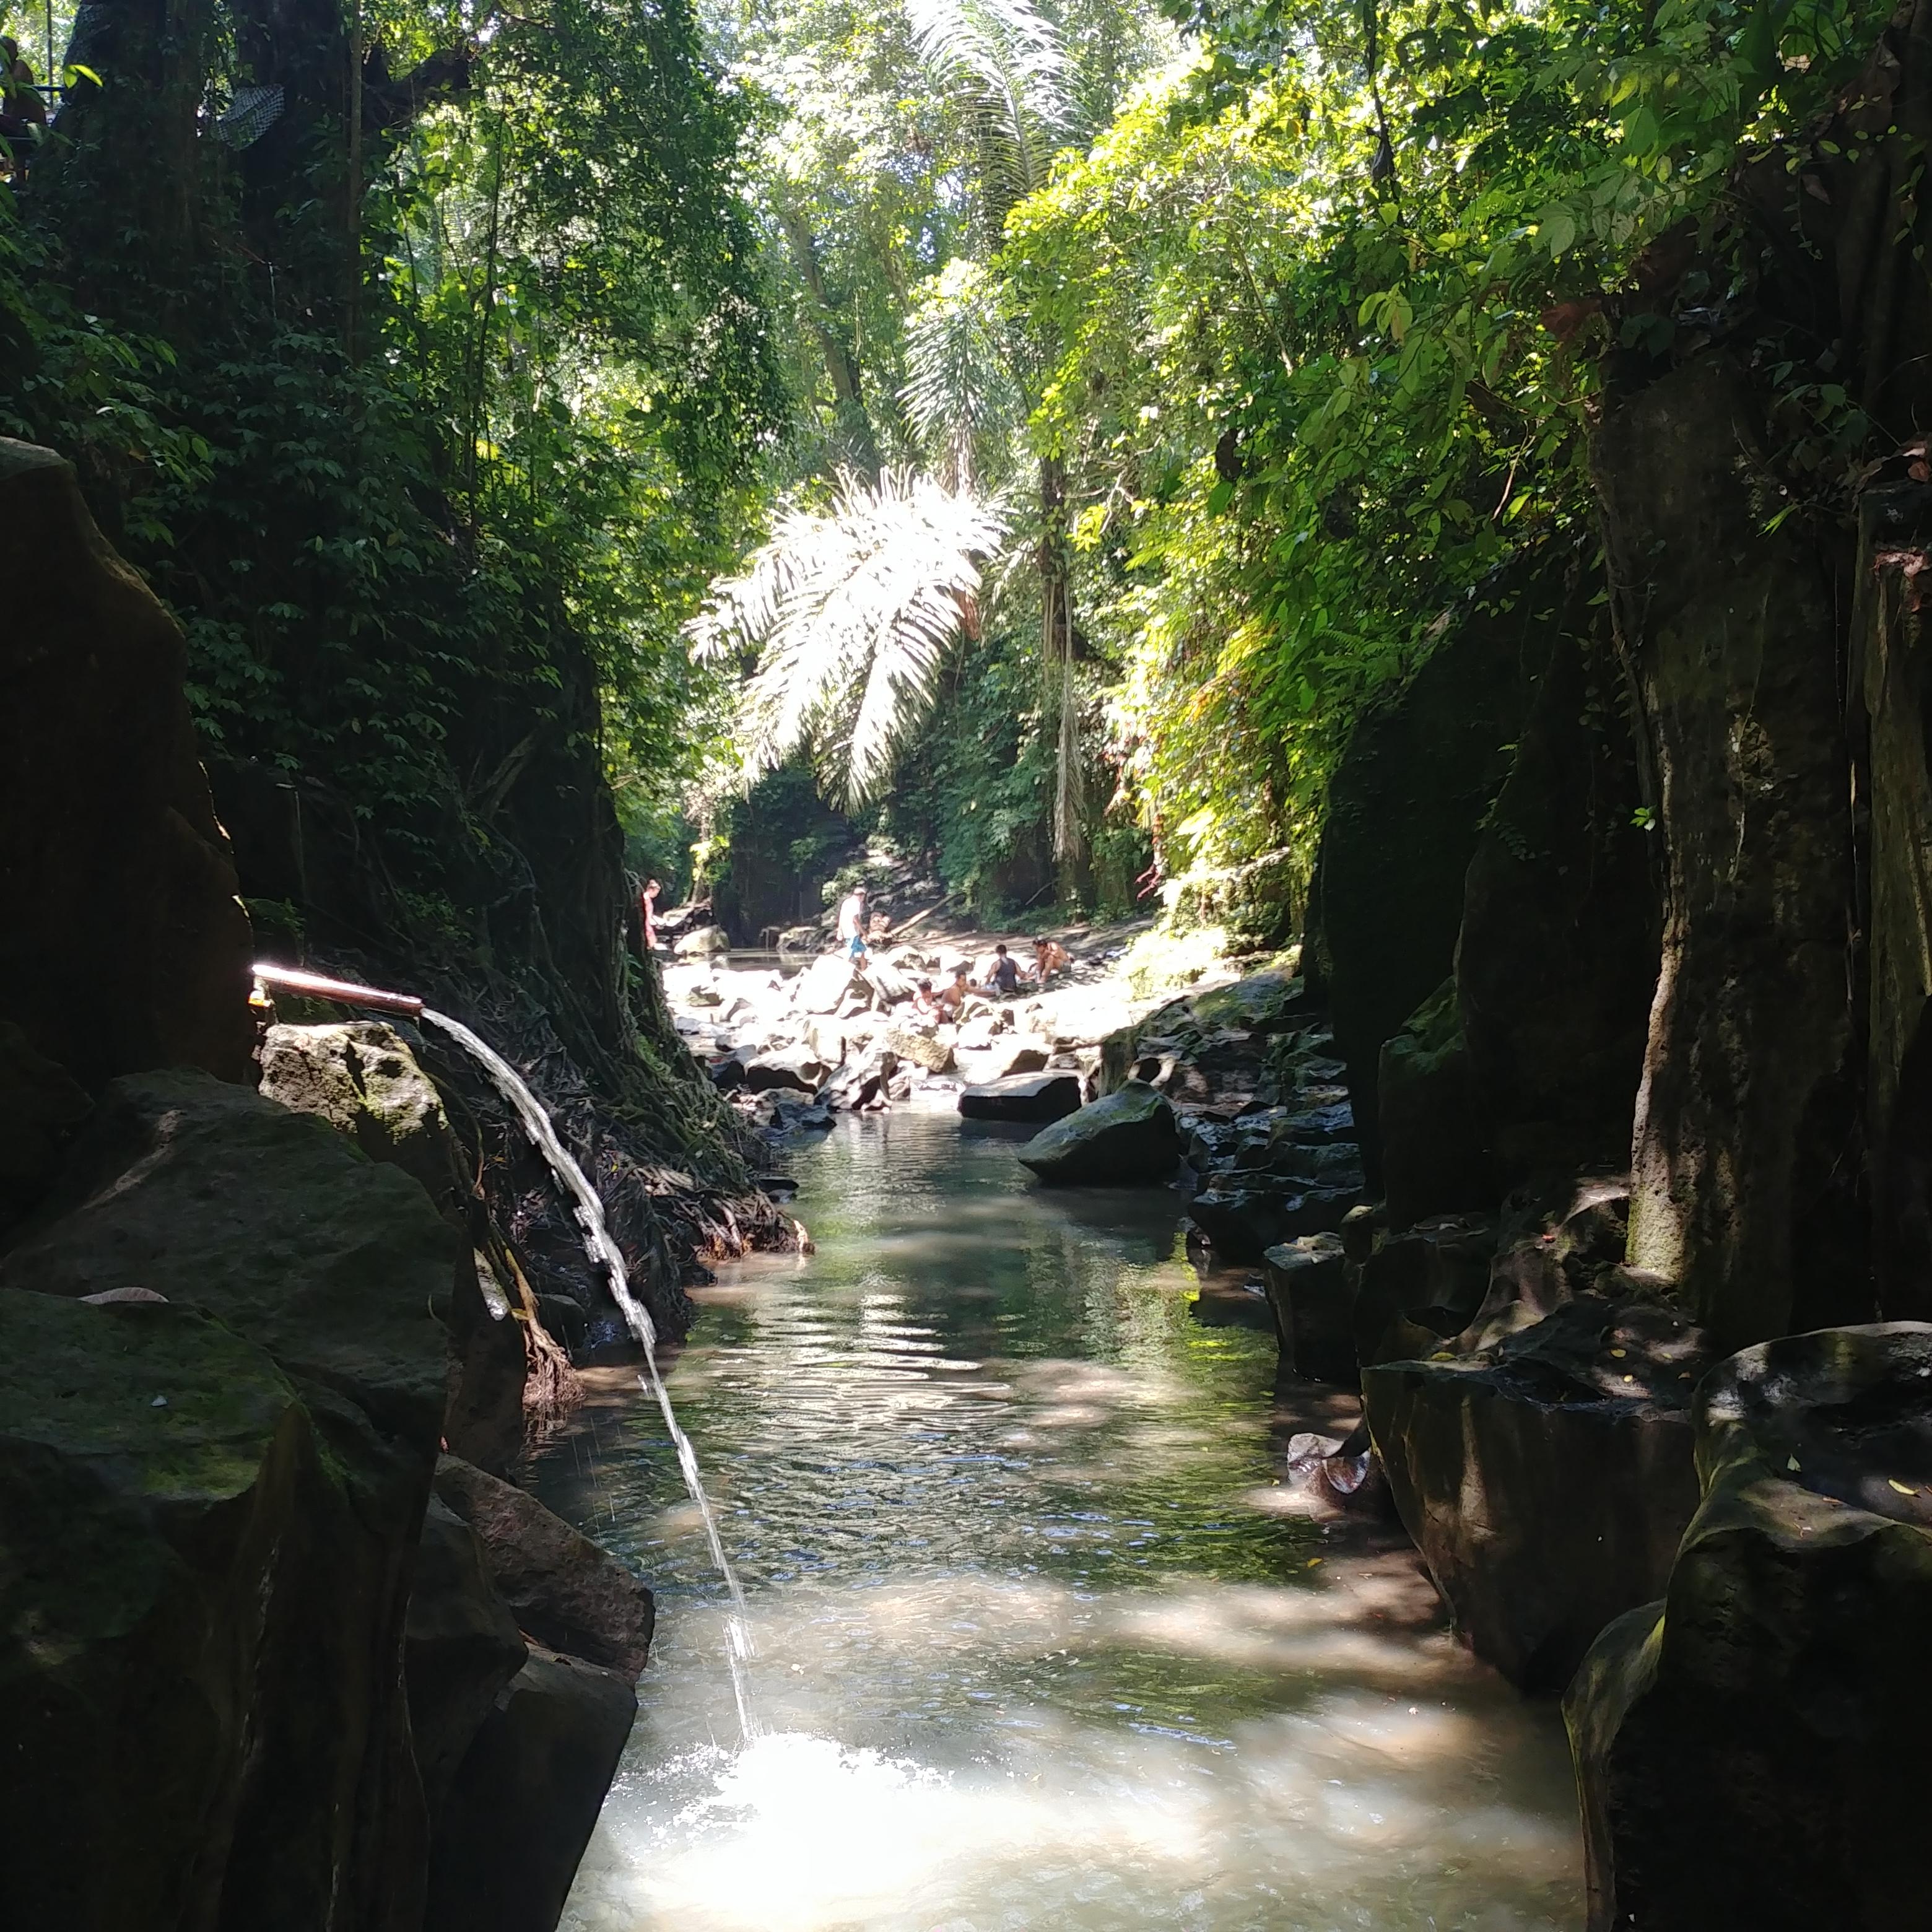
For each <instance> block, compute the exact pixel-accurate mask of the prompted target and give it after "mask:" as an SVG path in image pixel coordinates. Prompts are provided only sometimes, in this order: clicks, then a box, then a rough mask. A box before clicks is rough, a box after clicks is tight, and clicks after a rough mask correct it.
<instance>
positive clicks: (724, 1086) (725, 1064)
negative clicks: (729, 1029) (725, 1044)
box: [705, 1046, 752, 1094]
mask: <svg viewBox="0 0 1932 1932" xmlns="http://www.w3.org/2000/svg"><path fill="white" fill-rule="evenodd" d="M751 1058H752V1055H751V1052H750V1051H749V1049H747V1048H745V1047H742V1046H740V1047H734V1048H733V1049H732V1050H731V1052H729V1053H725V1054H721V1055H719V1056H718V1058H716V1059H715V1060H714V1061H712V1063H711V1064H710V1065H709V1067H706V1070H705V1071H706V1073H709V1075H710V1076H711V1084H712V1086H714V1087H715V1088H717V1090H718V1092H719V1093H721V1094H735V1093H736V1091H738V1089H739V1088H741V1087H742V1086H743V1085H745V1067H746V1065H747V1064H748V1063H749V1062H750V1061H751Z"/></svg>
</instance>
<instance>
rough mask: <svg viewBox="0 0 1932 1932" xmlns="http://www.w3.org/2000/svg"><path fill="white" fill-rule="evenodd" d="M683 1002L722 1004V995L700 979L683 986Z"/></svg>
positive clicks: (707, 1004) (698, 1004)
mask: <svg viewBox="0 0 1932 1932" xmlns="http://www.w3.org/2000/svg"><path fill="white" fill-rule="evenodd" d="M707 930H708V929H707ZM684 1003H685V1005H686V1006H688V1007H721V1006H722V1005H723V1004H724V995H723V994H722V993H721V992H719V991H718V989H717V988H716V987H715V986H708V985H706V983H705V982H704V981H703V980H698V981H697V982H696V983H694V984H693V985H691V986H687V987H685V989H684ZM739 1004H743V1002H742V1001H740V1002H739Z"/></svg>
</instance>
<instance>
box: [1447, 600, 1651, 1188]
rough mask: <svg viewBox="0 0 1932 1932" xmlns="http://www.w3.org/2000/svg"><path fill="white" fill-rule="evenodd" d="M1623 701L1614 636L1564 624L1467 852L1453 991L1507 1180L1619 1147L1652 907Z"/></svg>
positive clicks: (1646, 1001) (1638, 1046)
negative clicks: (1608, 638)
mask: <svg viewBox="0 0 1932 1932" xmlns="http://www.w3.org/2000/svg"><path fill="white" fill-rule="evenodd" d="M1626 712H1627V706H1626V704H1625V700H1624V694H1623V679H1622V671H1621V670H1619V667H1618V665H1617V664H1616V660H1615V657H1614V655H1613V652H1612V651H1611V649H1610V646H1608V644H1607V643H1604V642H1603V641H1601V640H1598V639H1597V638H1595V637H1589V636H1586V635H1579V634H1574V633H1572V632H1571V631H1559V632H1558V634H1557V635H1556V638H1555V640H1554V643H1553V648H1552V649H1551V652H1550V661H1549V664H1548V665H1547V667H1546V669H1545V670H1544V674H1543V677H1542V680H1541V683H1540V684H1539V685H1538V688H1537V691H1536V694H1535V699H1534V700H1533V702H1532V706H1531V709H1530V714H1529V720H1528V721H1527V722H1526V724H1525V726H1524V728H1523V739H1522V742H1521V743H1520V744H1519V745H1518V746H1517V753H1516V759H1515V762H1514V764H1512V766H1511V768H1510V775H1509V777H1508V780H1507V781H1505V784H1504V786H1503V788H1502V793H1500V794H1499V796H1498V798H1497V799H1496V806H1495V808H1494V809H1493V811H1491V812H1490V814H1489V817H1488V818H1487V820H1486V821H1485V822H1484V827H1483V832H1482V835H1481V838H1479V839H1478V841H1477V844H1476V850H1475V856H1473V857H1472V859H1471V860H1470V862H1469V872H1468V874H1467V875H1466V880H1465V883H1464V889H1463V930H1462V934H1461V936H1460V938H1459V939H1458V940H1457V944H1456V1000H1457V1010H1458V1012H1459V1013H1460V1016H1461V1019H1462V1037H1463V1043H1464V1055H1465V1061H1466V1067H1467V1069H1468V1076H1469V1083H1470V1097H1471V1102H1472V1105H1473V1106H1474V1107H1475V1109H1476V1110H1477V1112H1478V1115H1479V1116H1480V1118H1481V1119H1482V1121H1484V1128H1485V1133H1486V1136H1487V1141H1488V1152H1489V1154H1490V1157H1491V1158H1492V1160H1493V1163H1494V1165H1495V1169H1496V1184H1497V1185H1499V1187H1502V1188H1505V1189H1508V1188H1514V1187H1522V1186H1524V1185H1526V1184H1529V1183H1532V1182H1540V1181H1541V1180H1542V1178H1544V1177H1545V1176H1547V1175H1553V1174H1562V1173H1574V1172H1577V1171H1578V1170H1579V1169H1585V1168H1623V1167H1627V1166H1628V1164H1629V1161H1630V1145H1631V1121H1632V1116H1633V1115H1634V1111H1635V1108H1636V1105H1637V1082H1638V1079H1639V1078H1640V1076H1641V1074H1642V1072H1643V1045H1644V1034H1645V1031H1646V1028H1647V1027H1648V1025H1649V1018H1650V1003H1651V998H1652V995H1653V994H1654V993H1655V991H1656V989H1657V962H1658V903H1657V886H1656V883H1655V877H1654V874H1653V868H1652V857H1653V853H1654V851H1655V846H1656V844H1657V840H1656V835H1655V833H1654V832H1653V833H1646V832H1644V831H1643V829H1640V826H1638V825H1637V823H1634V820H1635V819H1636V817H1637V807H1638V806H1639V805H1640V803H1641V802H1643V801H1642V797H1641V795H1640V790H1639V788H1638V784H1637V752H1636V747H1635V745H1634V744H1633V742H1632V741H1631V730H1630V726H1629V723H1628V718H1627V715H1626Z"/></svg>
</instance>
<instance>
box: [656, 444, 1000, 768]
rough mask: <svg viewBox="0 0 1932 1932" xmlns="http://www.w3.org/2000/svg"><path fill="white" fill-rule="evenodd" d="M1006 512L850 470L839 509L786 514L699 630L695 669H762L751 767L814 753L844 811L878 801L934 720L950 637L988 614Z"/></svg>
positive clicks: (747, 739) (742, 718)
mask: <svg viewBox="0 0 1932 1932" xmlns="http://www.w3.org/2000/svg"><path fill="white" fill-rule="evenodd" d="M1005 530H1006V517H1005V514H1004V511H1002V510H1001V508H1000V507H999V505H998V504H996V503H993V502H987V501H986V500H984V499H982V498H980V497H978V496H975V495H974V493H972V492H971V490H957V491H956V490H948V489H947V488H946V487H944V486H943V485H942V484H939V483H938V482H936V481H934V480H933V479H932V478H930V477H927V476H922V475H918V474H916V473H915V472H911V471H909V470H904V469H886V470H885V471H883V472H882V473H881V474H880V477H879V478H878V480H877V482H876V483H873V482H870V481H868V480H867V479H866V478H863V477H862V476H859V475H856V474H855V473H854V472H851V471H850V470H847V471H845V472H843V473H842V474H841V475H840V477H839V478H838V487H837V489H836V491H835V494H834V496H833V499H832V503H831V505H829V508H825V509H822V510H814V509H809V508H802V507H800V508H794V509H792V510H790V511H787V512H786V513H785V514H784V515H782V516H781V517H779V518H778V522H777V524H776V526H775V528H774V529H773V531H772V535H771V537H770V538H769V540H768V541H766V543H764V544H763V545H761V546H760V547H759V548H758V549H757V550H755V551H754V553H752V555H751V559H749V561H748V563H747V565H746V566H745V568H744V570H743V571H741V572H740V573H739V574H738V575H737V576H736V577H731V578H730V579H727V580H725V581H724V582H723V583H718V584H716V585H714V586H713V587H712V601H711V603H710V604H709V606H708V607H706V610H704V611H703V613H701V614H700V616H697V618H695V619H693V620H692V622H691V625H690V626H689V636H690V638H691V648H692V651H693V654H694V655H695V656H696V657H697V658H699V659H700V661H703V660H704V659H706V658H717V657H720V656H722V655H725V654H727V653H728V652H733V651H734V650H735V651H740V652H746V653H748V654H749V655H750V657H751V665H750V667H749V676H748V678H747V679H746V682H745V687H744V690H743V693H742V697H741V699H740V702H739V713H738V715H739V731H740V733H741V736H740V742H739V755H740V758H741V760H742V763H743V766H744V768H745V770H746V771H747V772H748V773H751V774H756V773H757V772H763V771H768V770H770V769H772V768H773V767H774V766H777V765H778V764H781V763H783V762H784V760H786V759H787V758H789V757H791V756H793V754H795V753H796V752H798V751H801V750H805V749H808V750H809V751H811V754H813V756H814V759H815V760H816V761H817V764H818V766H819V769H820V772H821V774H822V775H823V778H824V779H825V781H826V782H827V783H828V784H829V786H830V787H832V789H833V790H835V792H836V793H837V795H838V796H839V797H841V799H843V800H844V802H846V803H847V805H860V804H863V803H865V802H867V801H868V800H869V799H872V798H874V797H876V796H877V794H878V793H879V792H880V790H881V788H882V787H883V786H884V784H886V781H887V780H888V779H889V778H890V777H891V776H892V770H893V767H894V766H895V763H896V762H897V760H898V757H899V756H900V754H901V752H902V751H904V748H905V747H906V745H907V742H909V740H910V737H911V736H912V734H913V733H914V731H916V729H917V727H919V724H920V723H921V722H922V721H923V720H924V719H925V718H926V715H928V713H929V712H930V710H931V709H932V703H933V699H934V696H935V691H936V690H937V687H938V679H939V674H940V671H941V667H942V666H943V665H944V663H945V661H946V658H947V654H948V652H949V651H950V649H951V648H952V646H953V644H954V643H955V641H956V640H957V639H958V638H959V637H960V636H961V635H962V634H965V633H968V632H970V631H972V630H973V629H974V628H975V627H976V626H977V623H978V621H979V597H980V571H981V567H982V565H983V562H984V561H985V559H986V558H987V557H988V556H989V555H991V554H992V553H993V552H994V551H995V550H997V549H998V547H999V544H1000V541H1001V538H1002V537H1003V536H1004V534H1005Z"/></svg>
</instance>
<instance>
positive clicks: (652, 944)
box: [637, 879, 663, 953]
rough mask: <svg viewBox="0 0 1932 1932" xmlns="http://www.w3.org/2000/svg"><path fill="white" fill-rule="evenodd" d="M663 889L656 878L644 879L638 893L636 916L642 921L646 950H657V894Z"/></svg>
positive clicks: (647, 951) (648, 951) (649, 951)
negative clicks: (640, 890)
mask: <svg viewBox="0 0 1932 1932" xmlns="http://www.w3.org/2000/svg"><path fill="white" fill-rule="evenodd" d="M662 890H663V887H662V886H660V885H659V884H658V882H657V880H655V879H646V880H645V881H644V889H643V891H642V892H640V893H638V895H637V916H638V918H639V919H641V920H642V921H643V928H644V950H645V951H646V953H655V951H656V950H658V893H659V892H661V891H662Z"/></svg>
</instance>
